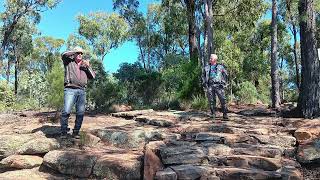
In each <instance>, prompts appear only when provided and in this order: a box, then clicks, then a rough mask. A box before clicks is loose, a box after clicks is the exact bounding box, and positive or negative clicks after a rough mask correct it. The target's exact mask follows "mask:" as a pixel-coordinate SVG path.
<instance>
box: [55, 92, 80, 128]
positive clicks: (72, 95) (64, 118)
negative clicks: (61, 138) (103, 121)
mask: <svg viewBox="0 0 320 180" xmlns="http://www.w3.org/2000/svg"><path fill="white" fill-rule="evenodd" d="M74 104H75V105H76V121H75V125H74V129H73V133H74V134H78V133H79V131H80V128H81V125H82V121H83V116H84V111H85V104H86V92H85V90H84V89H73V88H67V87H66V88H64V106H63V110H62V114H61V119H60V124H61V133H62V134H66V133H67V132H68V130H69V128H68V119H69V116H70V113H71V109H72V106H73V105H74Z"/></svg>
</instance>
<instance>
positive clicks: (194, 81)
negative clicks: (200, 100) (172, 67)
mask: <svg viewBox="0 0 320 180" xmlns="http://www.w3.org/2000/svg"><path fill="white" fill-rule="evenodd" d="M182 74H183V75H182V76H183V79H184V80H183V81H182V88H181V89H180V90H178V98H180V99H182V100H188V99H191V98H192V96H194V95H198V94H203V89H202V86H201V84H200V77H201V69H200V67H199V66H198V65H197V64H195V63H194V62H188V63H186V64H184V65H183V73H182Z"/></svg>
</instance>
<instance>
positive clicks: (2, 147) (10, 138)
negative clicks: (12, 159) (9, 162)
mask: <svg viewBox="0 0 320 180" xmlns="http://www.w3.org/2000/svg"><path fill="white" fill-rule="evenodd" d="M32 139H34V137H33V136H32V135H27V134H26V135H25V134H23V135H0V159H3V158H4V157H8V156H10V155H12V154H15V153H16V152H17V151H18V149H20V147H21V146H22V145H24V144H25V143H27V142H29V141H30V140H32Z"/></svg>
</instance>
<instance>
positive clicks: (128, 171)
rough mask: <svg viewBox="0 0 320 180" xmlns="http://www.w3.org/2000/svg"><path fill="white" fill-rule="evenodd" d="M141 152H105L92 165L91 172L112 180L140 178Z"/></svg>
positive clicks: (136, 179)
mask: <svg viewBox="0 0 320 180" xmlns="http://www.w3.org/2000/svg"><path fill="white" fill-rule="evenodd" d="M141 166H142V154H133V153H126V154H118V153H114V154H106V155H103V156H102V157H100V158H99V159H98V160H97V162H96V164H95V166H94V167H93V174H94V175H95V176H97V177H99V178H106V179H113V180H139V179H141V168H142V167H141Z"/></svg>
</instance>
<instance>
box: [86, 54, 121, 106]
mask: <svg viewBox="0 0 320 180" xmlns="http://www.w3.org/2000/svg"><path fill="white" fill-rule="evenodd" d="M91 66H92V67H93V69H94V71H95V72H96V78H95V79H94V80H89V83H88V87H87V99H88V106H89V108H91V109H94V110H97V111H100V112H108V111H109V110H110V107H111V106H112V104H115V103H118V102H119V101H120V99H122V98H121V97H122V91H123V90H122V88H121V87H120V86H119V83H118V81H117V80H116V79H114V78H113V77H112V76H110V75H107V74H106V73H105V71H104V67H103V64H102V63H101V61H97V60H93V61H91Z"/></svg>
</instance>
